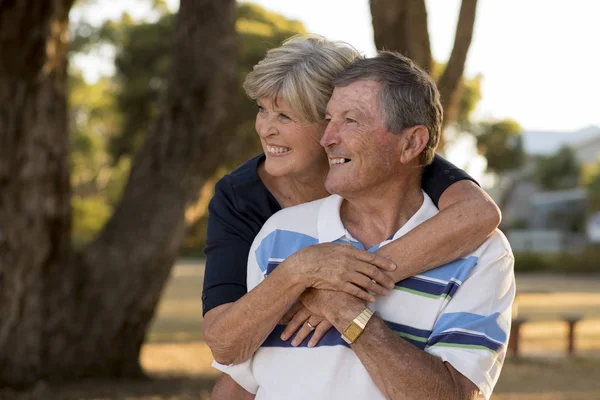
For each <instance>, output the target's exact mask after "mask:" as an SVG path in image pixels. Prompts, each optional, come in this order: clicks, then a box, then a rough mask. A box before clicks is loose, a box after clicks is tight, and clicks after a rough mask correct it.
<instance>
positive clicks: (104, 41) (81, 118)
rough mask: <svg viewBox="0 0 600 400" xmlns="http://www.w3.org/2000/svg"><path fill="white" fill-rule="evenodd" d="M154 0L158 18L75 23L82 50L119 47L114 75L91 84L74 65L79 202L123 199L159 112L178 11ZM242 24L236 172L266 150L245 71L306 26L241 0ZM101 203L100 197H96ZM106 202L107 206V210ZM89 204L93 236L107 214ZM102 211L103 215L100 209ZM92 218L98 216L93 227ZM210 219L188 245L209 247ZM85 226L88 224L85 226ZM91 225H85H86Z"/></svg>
mask: <svg viewBox="0 0 600 400" xmlns="http://www.w3.org/2000/svg"><path fill="white" fill-rule="evenodd" d="M147 1H153V5H154V8H153V9H154V11H156V13H157V14H158V19H157V20H156V21H155V22H147V21H146V22H144V21H142V22H140V21H134V20H133V19H132V18H131V17H130V16H129V15H128V14H124V15H123V16H122V17H121V19H120V20H119V21H107V22H106V23H105V24H104V25H102V26H101V27H99V28H94V27H93V26H91V25H89V24H86V23H85V22H82V23H80V24H78V25H77V26H75V27H73V29H72V36H73V47H72V52H71V55H73V54H76V53H77V52H94V51H96V50H98V48H99V47H100V46H106V45H110V46H112V47H113V48H114V49H115V51H116V58H115V69H116V73H115V76H114V77H113V78H112V79H103V80H101V81H99V82H98V83H96V84H86V83H85V82H84V81H83V78H82V77H81V74H79V73H78V72H77V71H72V72H73V73H72V75H73V76H72V77H71V80H72V85H71V93H70V100H71V105H72V115H73V118H72V121H73V122H72V125H73V129H72V132H73V136H72V148H73V153H72V154H73V178H72V179H73V187H74V197H75V198H77V199H76V200H74V201H77V202H78V203H77V205H78V206H79V205H80V204H81V201H83V200H82V199H86V201H87V199H88V198H89V197H90V196H100V198H102V197H103V198H104V199H105V203H103V205H101V206H100V205H99V207H100V209H109V210H111V209H112V207H113V206H114V204H116V202H117V201H118V198H119V196H120V193H121V190H122V187H123V185H124V182H125V179H126V176H127V173H128V171H129V163H130V160H131V158H132V157H133V155H134V154H135V152H136V151H137V150H138V149H139V148H140V147H141V145H142V144H143V142H144V140H145V138H146V135H147V132H148V131H149V129H150V125H151V123H152V120H153V118H154V117H155V116H156V115H157V113H158V102H159V98H160V95H161V91H162V90H163V89H164V85H165V80H166V77H167V73H168V71H169V68H170V63H171V49H172V42H173V40H174V33H175V15H174V14H171V13H170V12H169V11H168V9H167V8H166V6H165V3H164V0H147ZM236 29H237V32H238V34H239V38H240V46H239V51H240V54H239V64H238V69H239V78H238V85H237V88H238V89H237V90H238V93H237V99H236V102H235V104H233V105H232V106H231V109H230V110H228V113H229V114H230V115H231V118H232V119H234V121H233V122H234V124H235V126H236V128H235V129H236V134H235V139H234V140H233V141H232V142H231V145H230V148H229V149H227V150H226V151H224V152H223V163H222V167H223V168H224V169H225V170H231V169H232V168H234V167H235V166H237V165H239V164H240V163H242V162H244V161H245V160H247V159H248V158H250V157H252V156H254V155H256V154H258V153H259V152H260V151H261V147H260V142H259V141H258V140H257V137H256V132H255V129H254V119H255V115H256V106H255V104H254V103H253V102H252V101H250V100H249V99H248V98H247V96H246V95H245V93H244V91H243V88H242V83H243V81H244V79H245V77H246V75H247V73H248V72H249V71H250V70H251V69H252V67H253V66H254V65H255V64H256V63H258V62H259V61H260V60H261V59H262V58H263V57H264V56H265V53H266V52H267V50H268V49H270V48H273V47H276V46H279V45H280V44H281V42H283V41H284V40H285V39H287V38H288V37H290V36H293V35H295V34H298V33H305V32H306V30H305V28H304V26H303V25H302V23H301V22H299V21H295V20H289V19H287V18H285V17H283V16H281V15H278V14H275V13H272V12H269V11H266V10H265V9H263V8H262V7H260V6H258V5H255V4H251V3H238V4H237V21H236ZM94 201H96V202H98V201H100V200H99V197H94ZM103 207H104V208H103ZM86 210H89V208H85V207H80V213H79V214H77V215H76V218H83V219H84V220H85V221H87V222H86V224H84V225H82V224H79V223H77V224H74V236H75V237H81V238H82V240H81V241H82V242H85V241H86V240H89V239H90V237H91V235H90V234H89V232H90V231H91V230H93V229H91V227H92V226H94V227H95V228H96V229H100V227H101V226H102V223H103V222H104V220H103V219H102V218H98V217H97V216H95V217H90V218H87V217H85V216H84V214H82V213H85V212H86ZM102 215H104V214H102ZM89 220H93V221H95V223H96V224H95V225H94V224H92V223H90V222H89ZM205 223H206V221H205V220H200V221H199V222H198V224H197V225H196V226H195V227H193V228H192V230H191V236H190V237H188V239H187V240H186V246H187V247H189V248H193V249H198V248H201V247H203V245H204V235H205V228H204V224H205ZM84 226H85V229H84ZM88 228H89V229H90V230H87V229H88Z"/></svg>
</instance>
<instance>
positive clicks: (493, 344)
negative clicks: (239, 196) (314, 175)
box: [213, 193, 515, 400]
mask: <svg viewBox="0 0 600 400" xmlns="http://www.w3.org/2000/svg"><path fill="white" fill-rule="evenodd" d="M423 196H424V201H423V205H422V206H421V208H420V209H419V210H418V211H417V213H416V214H415V215H414V216H413V217H412V218H411V219H410V220H409V221H408V222H407V223H406V224H405V225H404V226H403V227H402V228H401V229H400V230H398V232H396V234H394V236H393V237H392V238H390V239H389V240H387V241H385V242H383V243H380V244H379V245H377V246H374V247H373V248H371V249H368V250H369V251H375V250H377V249H378V248H379V247H380V246H383V245H385V244H387V243H389V242H390V241H392V240H395V239H397V238H399V237H401V236H402V235H404V234H405V233H407V232H408V231H410V230H411V229H413V228H415V227H416V226H418V225H419V224H421V223H423V222H424V221H426V220H428V219H429V218H431V217H433V216H434V215H435V214H437V213H438V210H437V208H436V207H435V206H434V204H433V202H432V201H431V199H430V198H429V197H428V196H427V195H426V194H425V193H423ZM342 201H343V200H342V198H341V197H339V196H337V195H333V196H330V197H328V198H325V199H322V200H317V201H314V202H311V203H306V204H302V205H300V206H297V207H291V208H286V209H284V210H282V211H280V212H278V213H277V214H275V215H273V217H271V218H270V219H269V220H268V221H267V222H266V224H265V225H264V226H263V228H262V230H261V231H260V233H259V234H258V236H257V237H256V239H255V240H254V243H253V245H252V248H251V251H250V255H249V259H248V291H250V290H251V289H253V288H254V287H255V286H257V285H259V284H260V283H261V282H262V281H263V280H264V279H265V278H266V277H267V276H268V274H269V273H270V272H271V271H272V270H273V269H274V268H276V267H277V266H278V265H279V264H280V263H281V262H282V261H283V260H284V259H286V258H287V257H288V256H290V255H291V254H293V253H295V252H296V251H298V250H299V249H301V248H303V247H306V246H309V245H313V244H317V243H325V242H350V243H352V244H353V245H355V246H356V247H358V248H362V245H361V244H360V243H358V242H357V241H356V240H355V239H353V238H352V236H351V235H350V234H349V232H348V231H346V229H345V228H344V226H343V224H342V221H341V219H340V213H339V211H340V206H341V204H342ZM513 265H514V258H513V255H512V252H511V249H510V246H509V244H508V241H507V240H506V238H505V237H504V235H503V234H502V233H501V232H500V231H496V232H495V233H494V234H493V235H492V236H491V237H490V238H489V239H488V240H486V242H485V243H484V244H483V245H481V246H480V247H479V248H478V249H477V250H476V251H474V252H473V253H472V254H470V255H469V256H468V257H465V258H461V259H458V260H456V261H454V262H451V263H449V264H446V265H443V266H441V267H439V268H436V269H433V270H431V271H427V272H425V273H423V274H420V275H417V276H414V277H411V278H408V279H406V280H403V281H400V282H397V283H396V287H395V290H393V291H391V293H390V294H388V295H387V296H384V297H379V298H378V299H377V301H376V302H375V303H373V304H372V305H371V308H372V309H373V310H374V311H376V312H377V313H378V314H379V316H380V317H381V318H382V319H383V320H384V321H385V323H386V324H387V325H388V326H389V327H390V329H391V330H392V331H393V332H394V333H396V334H397V335H398V336H399V337H401V338H402V339H403V340H406V341H407V342H409V343H412V344H413V345H415V346H416V347H418V348H419V349H421V350H424V351H426V352H428V353H430V354H432V355H434V356H436V357H439V358H440V359H442V360H443V361H447V362H449V363H450V364H452V366H453V367H454V368H456V369H457V370H458V371H459V372H460V373H461V374H463V375H464V376H465V377H467V378H468V379H470V380H471V381H472V382H473V383H474V384H476V385H477V387H479V389H480V391H481V393H482V394H483V395H484V396H485V397H486V398H488V399H489V397H490V396H491V393H492V390H493V388H494V385H495V384H496V382H497V380H498V376H499V374H500V370H501V368H502V363H503V361H504V356H505V350H506V345H507V342H508V332H509V331H510V321H511V308H512V307H511V305H512V302H513V299H514V295H515V283H514V273H513ZM284 328H285V327H284V326H283V325H280V326H277V327H276V328H275V330H274V331H273V332H272V333H271V334H270V335H269V337H268V338H267V339H266V340H265V342H264V343H263V344H262V346H261V348H260V349H259V350H258V351H257V352H256V353H255V354H254V356H253V357H252V358H251V359H250V360H248V361H247V362H245V363H242V364H240V365H236V366H224V365H220V364H218V363H216V362H215V363H213V365H214V366H215V367H216V368H218V369H220V370H222V371H224V372H226V373H228V374H229V375H231V376H232V377H233V379H235V380H236V381H237V382H238V383H239V384H240V385H241V386H243V387H244V388H245V389H246V390H248V391H249V392H252V393H256V400H275V399H289V400H294V399H298V400H300V399H323V400H336V399H339V400H347V399H369V400H371V399H384V398H385V397H384V396H383V394H382V393H381V392H380V390H379V388H378V387H377V386H376V385H375V383H374V381H373V380H372V379H371V377H370V376H369V374H368V372H367V370H366V369H365V368H364V366H363V365H362V363H361V361H360V359H359V358H358V357H357V356H356V355H355V353H354V351H352V349H351V348H350V347H349V346H348V345H347V344H346V343H345V342H344V341H343V340H342V339H341V335H340V333H339V332H338V331H337V330H335V329H331V330H330V331H329V332H328V333H327V334H325V336H324V337H323V338H322V339H321V341H320V342H319V344H318V345H317V346H316V347H313V348H309V347H308V346H307V343H308V339H309V338H310V336H309V337H308V338H307V339H306V340H305V341H304V342H303V343H302V344H301V345H300V346H298V347H292V346H291V339H289V340H288V341H285V342H284V341H282V340H281V339H280V338H279V337H280V335H281V333H282V332H283V329H284ZM389 356H390V357H393V356H394V354H390V355H389ZM398 379H399V380H400V381H401V380H402V379H404V378H403V377H398Z"/></svg>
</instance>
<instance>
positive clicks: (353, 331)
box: [342, 307, 373, 344]
mask: <svg viewBox="0 0 600 400" xmlns="http://www.w3.org/2000/svg"><path fill="white" fill-rule="evenodd" d="M372 316H373V310H371V309H370V308H368V307H367V308H365V309H364V311H363V312H361V313H360V314H358V317H356V318H354V319H353V320H352V322H350V325H348V327H347V328H346V329H344V332H342V339H344V341H345V342H346V343H348V344H352V343H354V342H356V339H358V337H359V336H360V335H361V333H363V331H364V330H365V327H366V326H367V322H369V320H370V319H371V317H372Z"/></svg>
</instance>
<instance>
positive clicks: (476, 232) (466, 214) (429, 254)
mask: <svg viewBox="0 0 600 400" xmlns="http://www.w3.org/2000/svg"><path fill="white" fill-rule="evenodd" d="M438 207H439V209H440V213H439V214H437V215H436V216H435V217H433V218H431V219H429V220H427V221H425V222H424V223H422V224H421V225H419V226H418V227H416V228H415V229H413V230H411V231H410V232H408V233H407V234H406V235H404V236H402V237H400V238H399V239H397V240H395V241H393V242H392V243H390V244H388V245H387V246H383V247H382V248H381V249H379V251H378V252H377V253H378V254H379V255H381V256H384V257H386V258H389V259H390V260H392V261H394V262H395V263H396V265H398V268H397V269H396V270H395V271H393V272H391V273H390V274H389V275H390V276H391V278H392V279H393V280H394V281H395V282H398V281H400V280H402V279H406V278H408V277H410V276H413V275H417V274H419V273H422V272H424V271H427V270H430V269H432V268H436V267H439V266H441V265H444V264H446V263H449V262H451V261H454V260H456V259H457V258H460V257H463V256H465V255H467V254H469V253H470V252H472V251H473V250H475V249H476V248H477V247H479V246H480V245H481V244H482V243H483V242H484V241H485V240H486V239H487V238H488V236H489V235H490V234H491V233H492V232H494V230H495V229H496V228H497V227H498V225H499V224H500V220H501V213H500V209H499V208H498V206H497V205H496V203H494V201H493V200H492V199H491V198H490V197H489V196H488V195H487V193H486V192H485V191H483V190H482V189H481V188H480V187H479V186H477V185H476V184H475V183H473V182H472V181H470V180H462V181H459V182H456V183H454V184H452V185H451V186H450V187H448V188H447V189H446V190H445V191H444V192H443V193H442V195H441V197H440V200H439V203H438Z"/></svg>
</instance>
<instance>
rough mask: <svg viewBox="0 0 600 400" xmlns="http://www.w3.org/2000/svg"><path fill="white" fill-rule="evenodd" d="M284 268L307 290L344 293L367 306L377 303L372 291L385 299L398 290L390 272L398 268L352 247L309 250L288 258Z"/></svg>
mask: <svg viewBox="0 0 600 400" xmlns="http://www.w3.org/2000/svg"><path fill="white" fill-rule="evenodd" d="M284 266H285V268H287V270H288V272H289V273H291V274H292V275H293V276H295V277H296V279H298V280H299V281H301V282H303V283H304V285H305V287H306V288H309V287H313V288H316V289H328V290H336V291H342V292H346V293H348V294H351V295H353V296H355V297H358V298H359V299H362V300H365V301H367V302H374V301H375V297H374V296H373V294H371V293H369V291H371V292H373V293H375V294H378V295H381V296H385V295H386V294H388V291H389V290H391V289H393V288H394V281H393V280H392V279H391V278H390V277H389V276H388V275H387V274H386V272H392V271H394V270H395V269H396V264H394V262H392V261H390V260H388V259H387V258H384V257H381V256H379V255H377V254H375V253H369V252H368V251H365V250H359V249H356V248H354V247H353V246H352V245H350V244H339V243H322V244H317V245H313V246H308V247H305V248H303V249H301V250H299V251H297V252H296V253H294V254H293V255H291V256H290V257H288V258H287V259H286V260H285V261H284V262H283V263H282V264H281V265H280V266H279V267H278V268H281V267H284Z"/></svg>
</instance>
